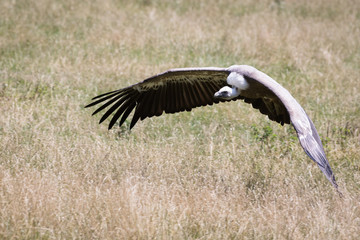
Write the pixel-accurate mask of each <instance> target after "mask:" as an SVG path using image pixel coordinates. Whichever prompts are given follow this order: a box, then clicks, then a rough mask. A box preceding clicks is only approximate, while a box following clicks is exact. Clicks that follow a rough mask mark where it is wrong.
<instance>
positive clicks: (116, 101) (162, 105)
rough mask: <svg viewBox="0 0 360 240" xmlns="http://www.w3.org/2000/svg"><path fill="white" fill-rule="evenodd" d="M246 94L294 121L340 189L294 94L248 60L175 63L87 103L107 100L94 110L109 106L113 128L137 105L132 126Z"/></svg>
mask: <svg viewBox="0 0 360 240" xmlns="http://www.w3.org/2000/svg"><path fill="white" fill-rule="evenodd" d="M238 99H243V100H244V101H245V102H246V103H251V104H252V106H253V107H254V108H256V109H259V111H260V112H261V113H262V114H266V115H267V116H268V117H269V119H270V120H273V121H276V122H278V123H280V124H281V125H284V124H285V123H288V124H290V123H292V125H293V127H294V129H295V130H296V133H297V136H298V138H299V141H300V144H301V146H302V147H303V149H304V151H305V152H306V154H307V155H308V156H309V157H310V158H311V159H312V160H313V161H314V162H316V163H317V165H318V166H319V168H320V169H321V171H322V172H323V173H324V174H325V176H326V177H327V179H328V180H329V181H330V182H331V183H332V185H333V186H334V187H335V188H336V189H337V188H338V185H337V183H336V180H335V177H334V174H333V172H332V170H331V167H330V165H329V162H328V160H327V159H326V156H325V152H324V149H323V146H322V143H321V140H320V137H319V135H318V133H317V131H316V128H315V126H314V124H313V122H312V121H311V119H310V118H309V117H308V115H307V114H306V112H305V110H304V109H303V108H302V107H301V105H300V104H299V103H298V102H297V101H296V100H295V98H294V97H293V96H292V95H291V94H290V93H289V91H288V90H286V89H285V88H284V87H282V86H281V85H280V84H279V83H277V82H276V81H275V80H273V79H272V78H271V77H269V76H268V75H266V74H265V73H263V72H261V71H259V70H257V69H256V68H254V67H251V66H248V65H233V66H230V67H228V68H216V67H203V68H175V69H170V70H168V71H166V72H163V73H160V74H158V75H155V76H153V77H150V78H147V79H145V80H144V81H142V82H139V83H137V84H134V85H131V86H129V87H126V88H122V89H119V90H116V91H112V92H108V93H105V94H101V95H99V96H97V97H94V98H93V100H94V101H93V102H92V103H90V104H89V105H87V106H86V107H90V106H94V105H96V104H99V103H103V105H102V106H100V107H99V108H98V109H97V110H96V111H95V112H94V113H93V114H96V113H98V112H99V111H101V110H103V109H105V108H107V107H110V106H111V107H110V108H109V109H108V110H107V111H106V112H105V113H104V115H103V116H102V118H101V119H100V123H101V122H103V121H104V120H105V119H106V118H107V117H109V116H110V115H111V114H112V113H114V115H113V117H112V119H111V121H110V123H109V129H111V128H112V127H113V125H114V124H115V123H116V121H117V120H118V119H119V118H120V117H121V119H120V123H119V125H120V126H121V125H122V124H123V123H124V121H125V120H126V118H127V117H128V116H129V114H130V113H131V112H132V111H133V110H134V109H135V111H134V114H133V117H132V120H131V123H130V128H132V127H134V125H135V124H136V123H137V121H138V120H139V119H141V120H144V119H145V118H147V117H152V116H160V115H161V114H162V113H163V112H165V113H175V112H181V111H191V109H192V108H195V107H200V106H206V105H212V104H216V103H219V102H227V101H232V100H238Z"/></svg>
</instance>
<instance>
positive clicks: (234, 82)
mask: <svg viewBox="0 0 360 240" xmlns="http://www.w3.org/2000/svg"><path fill="white" fill-rule="evenodd" d="M227 83H228V84H230V85H231V86H235V87H237V88H239V89H241V90H245V89H247V88H248V87H249V83H248V82H247V81H246V80H245V78H244V76H243V75H241V74H239V73H236V72H232V73H230V74H229V76H228V77H227Z"/></svg>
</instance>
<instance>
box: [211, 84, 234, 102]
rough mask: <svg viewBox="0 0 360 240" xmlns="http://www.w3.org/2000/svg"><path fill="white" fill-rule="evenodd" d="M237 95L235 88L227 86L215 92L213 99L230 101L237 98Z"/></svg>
mask: <svg viewBox="0 0 360 240" xmlns="http://www.w3.org/2000/svg"><path fill="white" fill-rule="evenodd" d="M238 95H239V94H238V91H237V88H236V87H233V88H231V87H229V86H225V87H222V88H221V89H220V90H219V91H217V92H216V93H215V94H214V97H215V98H219V99H224V100H231V99H233V98H235V97H237V96H238Z"/></svg>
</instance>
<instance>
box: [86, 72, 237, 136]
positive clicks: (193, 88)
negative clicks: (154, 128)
mask: <svg viewBox="0 0 360 240" xmlns="http://www.w3.org/2000/svg"><path fill="white" fill-rule="evenodd" d="M229 73H230V72H229V71H227V70H226V69H224V68H211V67H210V68H177V69H171V70H169V71H166V72H164V73H161V74H158V75H155V76H153V77H150V78H148V79H145V80H144V81H142V82H140V83H137V84H134V85H132V86H129V87H126V88H123V89H119V90H116V91H112V92H108V93H105V94H101V95H99V96H97V97H95V98H93V100H94V102H92V103H90V104H89V105H87V106H86V107H91V106H94V105H96V104H99V103H103V105H102V106H101V107H99V108H98V109H97V110H96V111H95V112H94V113H93V114H96V113H98V112H99V111H101V110H103V109H105V108H107V107H109V106H111V107H110V108H109V109H108V110H107V111H106V112H105V114H104V115H103V116H102V118H101V119H100V123H101V122H103V121H104V120H105V119H106V118H108V117H109V116H110V115H111V114H112V113H115V114H114V115H113V117H112V119H111V121H110V123H109V129H111V128H112V127H113V125H114V124H115V123H116V121H117V120H118V119H119V118H120V117H121V119H120V126H121V125H122V124H123V123H124V121H125V120H126V118H127V117H128V116H129V114H130V113H131V112H132V111H133V109H135V112H134V115H133V117H132V120H131V124H130V128H132V127H134V125H135V124H136V122H137V121H138V120H139V119H141V120H143V119H145V118H147V117H152V116H160V115H161V114H162V113H163V112H165V113H176V112H181V111H185V110H186V111H190V110H191V109H192V108H196V107H200V106H206V105H212V104H214V103H218V102H220V101H222V100H219V99H215V98H214V93H215V92H216V91H218V90H219V89H220V88H221V87H223V86H226V85H227V83H226V78H227V76H228V75H229Z"/></svg>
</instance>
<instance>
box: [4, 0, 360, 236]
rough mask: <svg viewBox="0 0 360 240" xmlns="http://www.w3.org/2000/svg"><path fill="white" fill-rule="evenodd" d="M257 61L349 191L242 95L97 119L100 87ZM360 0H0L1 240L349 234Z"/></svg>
mask: <svg viewBox="0 0 360 240" xmlns="http://www.w3.org/2000/svg"><path fill="white" fill-rule="evenodd" d="M233 64H248V65H253V66H255V67H256V68H258V69H259V70H261V71H264V72H265V73H267V74H268V75H270V76H271V77H273V78H274V79H275V80H276V81H278V82H279V83H280V84H282V85H283V86H284V87H285V88H287V89H288V90H289V91H290V92H291V93H292V94H293V96H294V97H295V98H296V99H297V100H298V101H299V102H300V104H301V105H302V106H303V107H304V109H305V110H306V111H307V113H308V115H309V116H310V117H311V118H312V120H313V121H314V123H315V126H316V127H317V130H318V132H319V134H320V136H321V138H322V140H323V143H324V148H325V151H326V154H327V157H328V159H329V162H330V165H331V167H332V169H333V171H334V173H335V175H336V178H337V181H338V183H339V189H340V190H341V191H342V192H343V194H344V197H343V198H340V197H339V195H338V194H337V193H336V191H335V190H334V188H333V187H332V186H331V184H330V183H329V182H328V181H327V179H326V178H325V176H324V175H323V174H322V172H321V171H320V170H319V168H318V167H317V166H316V164H315V163H313V162H312V161H311V160H310V159H309V158H308V157H307V155H306V154H305V153H304V151H303V150H302V148H301V146H300V144H299V143H298V139H297V137H296V134H295V131H294V129H293V128H292V126H290V125H287V126H284V127H282V126H281V125H279V124H277V123H276V122H270V121H269V120H268V118H267V117H266V116H264V115H262V114H260V113H259V112H258V111H257V110H255V109H253V108H252V107H251V106H250V105H249V104H245V103H243V102H241V101H237V102H231V103H229V104H218V105H216V106H212V107H207V108H198V109H195V110H193V111H192V112H186V113H181V114H173V115H166V116H165V115H164V116H161V117H156V118H151V119H146V120H145V121H142V122H139V123H138V124H137V125H136V126H135V128H134V129H133V130H131V132H130V131H129V130H128V129H127V127H128V126H129V122H126V123H125V125H126V127H121V128H119V127H115V128H114V129H113V130H111V131H108V130H107V123H108V121H107V122H105V124H102V125H98V121H99V119H100V115H96V116H94V117H92V116H91V113H92V111H93V110H94V109H84V106H85V105H86V104H88V103H89V102H90V100H91V98H92V97H94V96H96V95H97V94H100V93H103V92H106V91H110V90H115V89H119V88H122V87H125V86H127V85H128V84H132V83H136V82H138V81H140V80H143V79H144V78H146V77H149V76H151V75H153V74H156V73H159V72H162V71H165V70H167V69H169V68H175V67H194V66H198V67H202V66H218V67H228V66H230V65H233ZM359 91H360V2H359V1H358V0H320V1H307V0H300V1H298V0H289V1H282V0H273V1H271V0H267V1H252V0H246V1H231V0H222V1H215V0H203V1H191V0H177V1H172V0H164V1H161V0H154V1H151V0H136V1H126V0H117V1H115V0H105V1H100V0H86V1H71V0H64V1H50V0H37V1H28V0H2V1H0V238H1V239H360V93H359Z"/></svg>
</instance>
